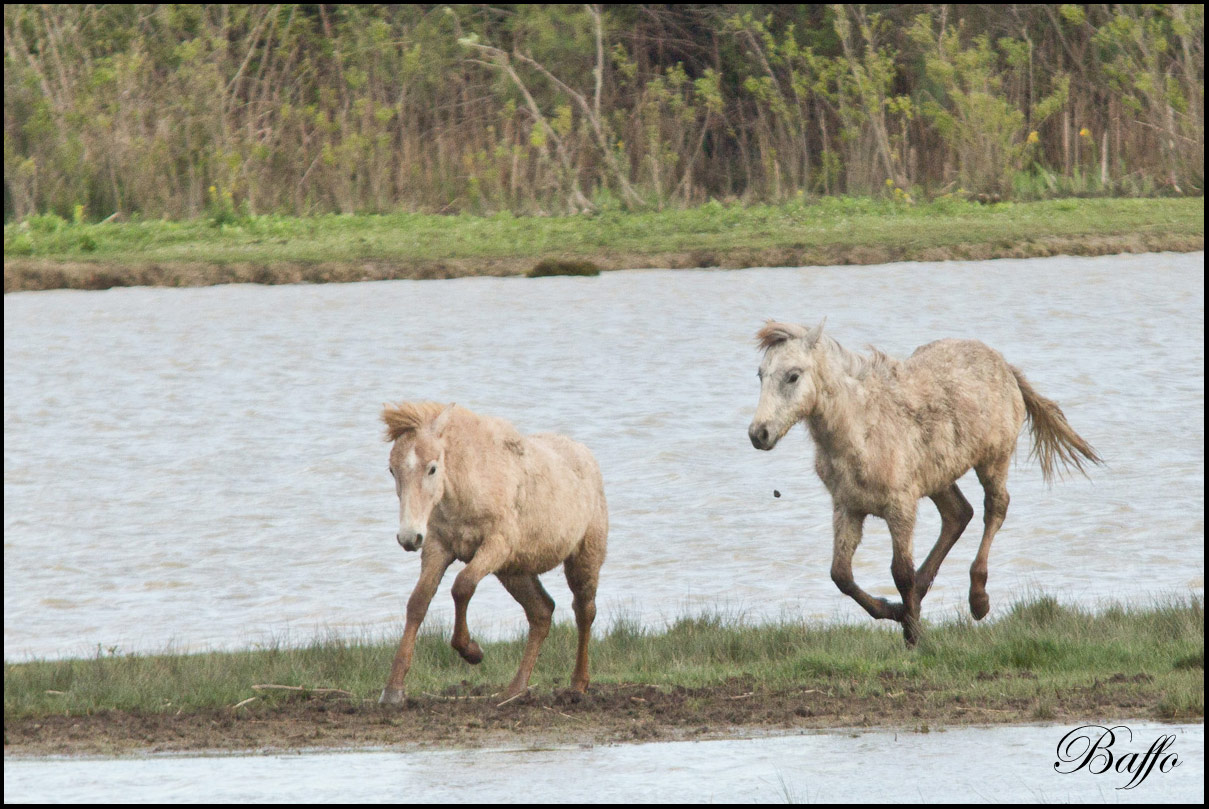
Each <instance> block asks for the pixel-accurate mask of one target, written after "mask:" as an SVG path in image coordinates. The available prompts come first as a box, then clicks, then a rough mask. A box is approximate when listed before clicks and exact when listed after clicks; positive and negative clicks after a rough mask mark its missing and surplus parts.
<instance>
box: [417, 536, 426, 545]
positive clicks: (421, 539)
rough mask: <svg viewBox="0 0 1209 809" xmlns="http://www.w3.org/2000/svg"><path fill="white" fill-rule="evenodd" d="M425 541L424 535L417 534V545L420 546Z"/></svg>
mask: <svg viewBox="0 0 1209 809" xmlns="http://www.w3.org/2000/svg"><path fill="white" fill-rule="evenodd" d="M423 541H424V535H423V534H416V544H417V545H419V544H420V543H421V542H423Z"/></svg>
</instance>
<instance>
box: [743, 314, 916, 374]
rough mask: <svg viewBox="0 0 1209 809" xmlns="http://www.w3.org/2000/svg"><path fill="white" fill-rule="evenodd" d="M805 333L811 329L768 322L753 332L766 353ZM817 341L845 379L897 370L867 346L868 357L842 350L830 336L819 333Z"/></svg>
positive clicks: (893, 362)
mask: <svg viewBox="0 0 1209 809" xmlns="http://www.w3.org/2000/svg"><path fill="white" fill-rule="evenodd" d="M808 334H810V330H808V329H807V328H805V327H804V326H799V325H797V324H795V323H779V322H777V321H775V320H769V321H768V322H766V323H765V324H764V327H763V328H761V329H760V330H759V331H758V332H756V343H757V344H758V345H759V347H760V348H761V349H763V350H765V351H767V350H768V349H770V348H772V347H773V346H779V345H781V344H782V343H785V342H788V341H789V340H794V339H797V338H799V337H806V336H807V335H808ZM819 339H820V340H822V341H823V346H824V347H825V348H826V349H827V352H828V354H830V356H831V357H832V358H833V359H835V360H837V361H838V362H839V364H840V368H841V369H842V370H843V371H844V373H845V374H846V375H848V376H851V377H855V378H856V379H866V378H868V377H869V376H870V375H873V374H877V375H880V376H893V375H894V374H895V373H896V372H897V371H898V368H899V365H900V363H899V361H898V360H896V359H894V358H893V357H891V356H889V355H888V354H886V353H884V352H882V351H879V350H878V349H876V348H874V347H873V346H869V351H870V354H871V356H868V357H866V356H863V355H861V354H857V353H856V352H855V351H849V350H848V349H846V348H844V347H843V346H842V345H840V344H839V342H838V341H837V340H836V339H835V338H834V337H832V336H831V335H828V334H820V335H819Z"/></svg>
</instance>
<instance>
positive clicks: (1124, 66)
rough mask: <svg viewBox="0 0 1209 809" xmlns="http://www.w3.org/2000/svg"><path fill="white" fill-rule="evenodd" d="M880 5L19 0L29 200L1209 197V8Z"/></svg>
mask: <svg viewBox="0 0 1209 809" xmlns="http://www.w3.org/2000/svg"><path fill="white" fill-rule="evenodd" d="M874 8H877V9H879V10H876V11H875V10H873V9H872V8H865V7H863V6H801V5H794V6H789V5H771V4H769V5H754V6H753V5H705V4H700V5H696V4H687V5H609V6H597V5H495V6H479V5H476V6H441V5H436V6H434V5H420V6H409V5H374V6H368V5H326V4H320V5H292V4H279V5H264V4H261V5H245V6H239V5H175V4H165V5H154V6H152V5H60V6H51V5H37V6H35V5H19V4H10V5H7V6H5V9H4V40H5V52H4V128H5V131H4V174H5V216H6V220H8V219H10V218H16V219H19V220H29V219H31V218H32V217H35V216H36V215H38V214H49V213H53V214H56V215H57V216H58V217H61V218H62V219H64V220H69V221H76V222H98V221H102V220H105V219H107V218H109V217H111V216H114V215H115V214H116V215H118V216H119V217H121V218H126V217H129V216H130V215H132V214H139V215H141V216H142V217H144V218H162V217H168V218H173V219H192V218H199V219H204V220H206V221H208V222H209V223H211V224H212V225H214V226H215V227H222V226H225V225H228V224H231V223H234V222H237V221H239V219H240V217H247V216H249V215H263V214H295V215H298V214H307V215H309V214H319V213H332V212H342V213H349V212H360V213H395V212H425V213H460V212H470V213H481V214H490V213H493V212H499V211H510V212H512V213H517V214H537V213H543V214H562V213H572V212H582V211H600V210H609V209H613V208H629V209H647V208H663V207H690V206H694V205H700V204H702V203H704V202H706V201H707V200H709V199H710V198H714V199H719V200H723V201H729V200H731V199H735V200H739V201H742V202H745V203H750V202H770V203H780V202H785V201H789V200H792V199H794V198H796V197H798V196H799V195H806V196H815V195H833V194H847V195H876V196H882V197H885V198H887V199H890V200H894V201H897V202H900V203H902V204H911V203H912V202H913V201H915V200H919V199H922V198H924V197H928V198H933V197H943V196H952V197H957V198H964V197H976V198H985V199H997V198H1002V199H1009V198H1010V199H1017V200H1025V199H1036V198H1045V197H1055V196H1065V195H1131V196H1149V195H1156V194H1175V195H1180V194H1192V195H1197V194H1201V193H1202V192H1203V177H1204V8H1203V6H1200V5H1178V4H1174V5H1137V6H1129V5H1116V6H1107V5H1095V6H1092V5H1035V6H1019V5H1017V6H1002V5H999V6H997V5H967V6H962V5H929V6H922V5H920V6H910V5H905V6H879V7H874ZM15 246H16V247H17V248H18V249H19V250H20V249H21V245H19V244H18V245H15ZM8 247H9V245H8V238H7V235H6V250H7V248H8ZM79 249H80V250H81V251H85V252H87V251H88V250H89V249H90V248H89V246H88V241H87V239H86V238H84V237H81V241H80V243H79Z"/></svg>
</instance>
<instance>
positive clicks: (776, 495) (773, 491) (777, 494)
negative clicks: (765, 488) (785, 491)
mask: <svg viewBox="0 0 1209 809" xmlns="http://www.w3.org/2000/svg"><path fill="white" fill-rule="evenodd" d="M772 496H773V497H780V496H781V493H780V492H778V491H777V490H776V489H773V490H772Z"/></svg>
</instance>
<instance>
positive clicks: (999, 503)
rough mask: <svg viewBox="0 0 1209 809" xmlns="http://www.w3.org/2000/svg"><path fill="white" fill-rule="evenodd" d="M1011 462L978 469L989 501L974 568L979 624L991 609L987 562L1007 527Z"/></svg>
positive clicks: (973, 603)
mask: <svg viewBox="0 0 1209 809" xmlns="http://www.w3.org/2000/svg"><path fill="white" fill-rule="evenodd" d="M1010 462H1011V455H1008V456H1006V457H1004V458H1002V459H1000V460H997V461H995V462H994V463H992V464H988V465H986V466H981V467H977V468H976V469H975V471H976V472H977V473H978V481H979V482H980V483H981V484H982V488H983V490H984V491H985V492H986V499H985V500H984V501H983V503H984V505H983V515H982V520H983V529H982V544H980V545H979V546H978V555H977V556H975V557H974V564H972V565H970V614H972V615H973V616H974V618H975V620H979V621H981V620H982V619H983V618H985V617H986V614H987V613H988V612H990V609H991V599H990V597H989V596H987V559H988V558H989V557H990V555H991V542H992V541H993V540H994V539H995V533H996V532H997V531H998V530H999V527H1000V526H1001V525H1003V520H1004V518H1005V517H1006V516H1007V509H1008V503H1009V502H1010V501H1011V497H1009V496H1008V491H1007V473H1008V466H1009V465H1010Z"/></svg>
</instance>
